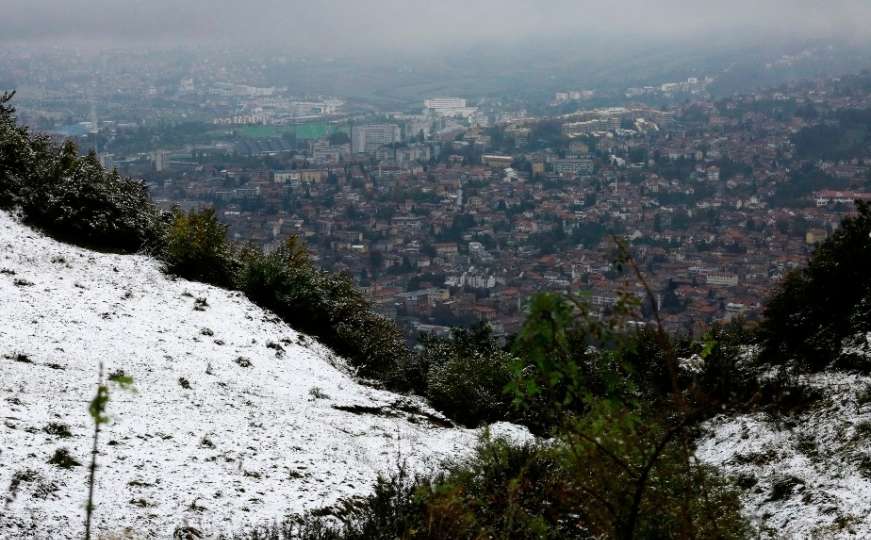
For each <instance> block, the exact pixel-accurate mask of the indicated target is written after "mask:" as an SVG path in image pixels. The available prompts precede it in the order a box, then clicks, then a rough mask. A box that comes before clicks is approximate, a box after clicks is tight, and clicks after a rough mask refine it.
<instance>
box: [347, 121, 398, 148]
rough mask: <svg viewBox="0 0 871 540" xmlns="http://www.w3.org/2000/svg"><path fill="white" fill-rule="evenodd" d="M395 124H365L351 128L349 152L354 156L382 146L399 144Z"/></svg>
mask: <svg viewBox="0 0 871 540" xmlns="http://www.w3.org/2000/svg"><path fill="white" fill-rule="evenodd" d="M400 140H401V136H400V130H399V126H397V125H396V124H367V125H365V126H354V127H353V128H351V151H352V152H354V153H355V154H360V153H364V152H366V153H371V152H374V151H375V150H377V149H378V148H380V147H381V146H384V145H385V144H393V143H397V142H400Z"/></svg>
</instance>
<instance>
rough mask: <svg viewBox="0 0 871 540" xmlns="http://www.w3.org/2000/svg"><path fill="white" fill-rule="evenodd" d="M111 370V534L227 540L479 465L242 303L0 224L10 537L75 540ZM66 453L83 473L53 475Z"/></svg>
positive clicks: (454, 435)
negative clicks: (102, 389) (116, 378)
mask: <svg viewBox="0 0 871 540" xmlns="http://www.w3.org/2000/svg"><path fill="white" fill-rule="evenodd" d="M99 362H102V363H103V364H104V366H105V371H106V373H107V374H108V373H113V372H117V371H123V372H124V373H125V374H126V375H130V376H132V377H133V380H134V387H135V392H127V391H123V390H118V389H113V390H112V394H111V401H110V403H109V406H108V414H109V416H110V417H111V419H112V422H111V423H110V424H109V425H108V426H106V427H105V429H104V431H103V433H102V445H101V451H100V455H99V462H100V468H99V469H98V472H97V479H98V481H97V488H96V503H97V510H96V516H95V520H96V525H97V529H98V531H99V532H101V533H104V534H112V535H114V534H118V535H123V534H124V533H125V531H127V532H134V533H135V537H137V538H139V537H159V538H166V537H171V536H172V533H173V530H174V529H175V528H176V527H177V526H180V525H183V524H185V523H186V524H187V525H189V526H193V527H195V528H197V529H199V530H201V531H202V532H203V533H205V534H208V535H215V534H218V533H221V532H227V531H231V530H233V529H235V528H238V527H239V526H240V525H243V524H245V523H256V522H261V521H263V520H272V519H275V518H279V517H281V516H282V515H285V514H290V513H296V512H300V511H302V510H304V509H315V508H320V507H325V506H328V505H330V504H332V503H334V502H335V501H336V500H337V499H338V498H340V497H346V496H350V495H355V494H363V493H366V492H367V491H368V490H369V489H370V488H371V485H372V483H373V481H374V480H375V478H376V475H377V472H378V471H387V470H390V469H391V468H394V467H396V465H397V464H398V463H400V462H407V463H408V464H409V465H410V466H411V467H413V468H415V469H423V468H427V467H433V466H435V465H436V464H437V463H438V462H439V461H440V460H442V459H444V458H452V457H458V456H460V455H462V454H464V453H467V452H468V451H469V449H470V448H472V447H473V446H474V444H475V442H476V438H477V436H478V433H477V432H476V431H472V430H463V429H457V428H452V427H446V423H445V422H444V421H443V420H442V419H441V418H440V417H439V416H438V415H437V414H435V413H433V412H432V411H431V410H429V409H428V408H427V407H426V406H425V405H423V404H422V403H421V402H419V401H416V400H410V399H407V398H402V397H400V396H397V395H395V394H391V393H389V392H384V391H378V390H375V389H372V388H369V387H365V386H362V385H360V384H358V383H357V382H355V381H354V380H353V379H352V378H351V377H350V376H349V375H348V374H347V373H346V371H345V370H343V369H342V364H341V361H340V360H339V359H336V358H335V357H334V356H333V355H332V354H331V352H330V351H329V350H327V349H326V348H324V347H322V346H321V345H319V344H318V343H316V342H314V341H313V340H311V339H309V338H307V337H306V336H304V335H301V334H299V333H297V332H295V331H294V330H293V329H291V328H290V327H288V326H287V325H286V324H284V323H282V322H281V321H279V320H278V319H277V318H275V317H274V316H272V315H271V314H270V313H268V312H265V311H263V310H262V309H260V308H258V307H256V306H254V305H253V304H251V303H250V302H248V301H247V300H246V299H245V298H244V297H243V296H242V295H240V294H239V293H235V292H229V291H225V290H222V289H217V288H214V287H210V286H206V285H202V284H199V283H192V282H188V281H184V280H177V281H173V280H171V279H169V278H167V277H166V276H164V275H163V274H161V272H160V271H159V265H158V263H157V262H156V261H154V260H152V259H150V258H147V257H143V256H121V255H107V254H99V253H94V252H90V251H87V250H82V249H78V248H75V247H71V246H68V245H65V244H61V243H58V242H55V241H53V240H51V239H48V238H46V237H44V236H43V235H41V234H39V233H36V232H34V231H32V230H30V229H28V228H26V227H24V226H22V225H20V224H18V223H17V222H16V221H15V220H14V219H13V218H12V217H11V216H9V215H8V214H6V213H2V212H0V419H2V424H0V537H2V538H19V537H37V538H68V537H80V536H81V534H82V530H83V521H84V505H85V499H86V494H87V482H86V479H87V463H88V461H89V452H90V444H91V434H92V423H91V420H90V417H89V416H88V414H87V407H88V402H89V401H90V399H91V398H92V397H93V395H94V393H95V384H96V381H97V366H98V363H99ZM64 427H66V428H68V430H69V435H68V436H67V434H66V433H65V432H64ZM493 431H494V433H495V434H500V433H504V434H507V435H510V436H514V437H524V436H525V435H524V434H525V432H524V431H522V430H520V429H519V428H516V427H514V426H510V425H498V426H494V428H493ZM58 449H67V450H68V451H69V454H70V455H71V456H72V457H73V458H74V459H75V460H77V461H79V462H81V463H82V465H81V466H74V467H72V468H68V469H67V468H61V467H58V466H56V465H50V464H49V463H48V461H49V459H50V458H51V457H52V456H53V455H55V453H56V451H57V450H58Z"/></svg>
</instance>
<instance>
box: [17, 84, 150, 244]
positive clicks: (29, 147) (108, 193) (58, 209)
mask: <svg viewBox="0 0 871 540" xmlns="http://www.w3.org/2000/svg"><path fill="white" fill-rule="evenodd" d="M10 98H11V95H10V94H4V95H3V96H2V97H0V207H2V208H12V207H15V206H17V207H19V208H21V210H22V211H23V214H24V218H25V221H26V222H27V223H29V224H31V225H34V226H36V227H39V228H41V229H43V230H45V231H46V232H47V233H48V234H50V235H51V236H53V237H55V238H58V239H60V240H63V241H66V242H70V243H74V244H78V245H83V246H86V247H91V248H94V249H102V250H109V251H119V252H127V253H129V252H136V251H139V250H142V249H144V248H147V247H150V246H151V245H153V244H154V243H156V242H158V241H159V238H160V232H161V221H160V213H159V211H158V210H157V209H156V207H155V206H154V205H153V204H152V203H151V201H150V199H149V197H148V192H147V189H146V188H145V185H144V184H142V183H141V182H139V181H136V180H132V179H129V178H122V177H121V176H119V175H118V173H117V172H115V171H112V172H107V171H105V170H104V169H103V167H102V166H101V165H100V163H99V162H98V161H97V157H96V155H94V154H93V153H91V154H89V155H87V156H84V157H79V156H78V151H77V149H76V147H75V145H74V144H73V143H72V142H71V141H67V142H66V143H65V144H64V145H63V146H60V147H59V146H57V145H54V144H52V143H51V141H50V140H49V139H48V138H47V137H45V136H43V135H31V134H30V133H29V132H28V130H27V129H26V128H24V127H21V126H18V125H17V123H16V120H15V117H14V115H13V113H14V110H13V109H12V108H11V107H10V106H8V105H6V103H8V100H9V99H10Z"/></svg>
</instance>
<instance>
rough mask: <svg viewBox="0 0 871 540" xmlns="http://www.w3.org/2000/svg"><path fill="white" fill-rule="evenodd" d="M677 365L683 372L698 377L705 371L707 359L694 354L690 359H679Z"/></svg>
mask: <svg viewBox="0 0 871 540" xmlns="http://www.w3.org/2000/svg"><path fill="white" fill-rule="evenodd" d="M677 365H678V367H679V368H680V369H682V370H683V371H686V372H687V373H690V374H693V375H697V374H699V373H701V372H702V371H704V370H705V359H704V358H702V357H701V356H699V355H698V354H694V355H692V356H690V357H688V358H678V360H677Z"/></svg>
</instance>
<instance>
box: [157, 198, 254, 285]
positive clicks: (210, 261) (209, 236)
mask: <svg viewBox="0 0 871 540" xmlns="http://www.w3.org/2000/svg"><path fill="white" fill-rule="evenodd" d="M160 256H161V259H162V260H163V262H164V264H165V268H166V271H167V272H170V273H172V274H175V275H178V276H180V277H183V278H186V279H190V280H194V281H204V282H206V283H210V284H212V285H217V286H219V287H231V286H232V285H233V284H234V283H235V281H236V272H237V271H238V269H239V266H240V264H239V262H238V260H237V257H236V254H235V250H234V248H233V245H232V244H231V243H230V241H229V240H228V238H227V226H226V225H223V224H222V223H220V222H219V221H218V218H217V217H216V216H215V211H214V209H212V208H204V209H202V210H199V211H197V210H191V211H190V212H187V213H185V212H182V211H180V210H178V209H176V210H174V211H173V219H172V223H171V224H170V225H169V228H168V229H167V232H166V238H165V241H164V244H163V249H162V252H161V254H160Z"/></svg>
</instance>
